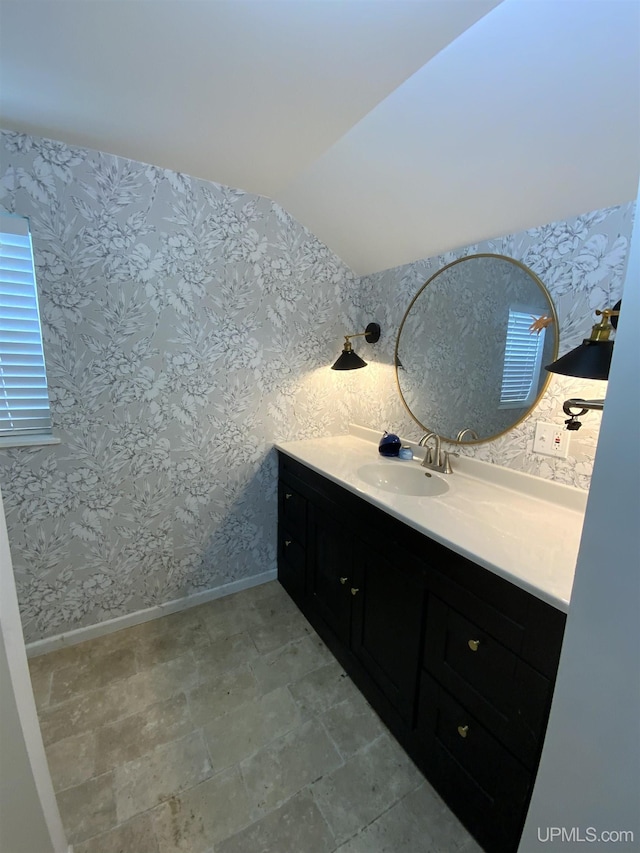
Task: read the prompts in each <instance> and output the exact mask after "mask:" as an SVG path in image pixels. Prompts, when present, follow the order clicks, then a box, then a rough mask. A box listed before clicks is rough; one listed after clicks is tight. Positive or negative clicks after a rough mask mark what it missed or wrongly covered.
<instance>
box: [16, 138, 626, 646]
mask: <svg viewBox="0 0 640 853" xmlns="http://www.w3.org/2000/svg"><path fill="white" fill-rule="evenodd" d="M0 206H2V208H3V209H5V210H7V211H9V212H15V213H18V214H21V215H26V216H28V217H29V219H30V223H31V230H32V234H33V242H34V252H35V260H36V272H37V279H38V288H39V292H40V309H41V316H42V321H43V336H44V342H45V354H46V359H47V369H48V377H49V385H50V395H51V403H52V416H53V422H54V431H55V433H56V435H58V436H59V437H60V438H61V443H60V444H59V445H53V446H45V447H35V448H24V447H22V448H15V449H11V450H7V449H3V450H1V451H0V484H1V485H2V491H3V497H4V504H5V512H6V515H7V524H8V528H9V538H10V543H11V550H12V556H13V562H14V570H15V574H16V581H17V586H18V595H19V600H20V605H21V611H22V618H23V624H24V630H25V637H26V639H27V641H32V640H36V639H40V638H44V637H48V636H52V635H56V634H59V633H61V632H63V631H67V630H71V629H74V628H78V627H81V626H86V625H92V624H95V623H98V622H101V621H104V620H106V619H109V618H112V617H115V616H120V615H124V614H127V613H131V612H134V611H136V610H140V609H142V608H145V607H150V606H152V605H154V604H160V603H163V602H167V601H170V600H172V599H176V598H180V597H182V596H186V595H189V594H191V593H195V592H198V591H204V590H208V589H213V588H216V587H218V586H221V585H223V584H225V583H227V582H229V581H233V580H240V579H243V578H249V577H253V576H255V575H258V574H261V573H263V572H265V571H269V570H272V569H275V564H276V538H275V536H276V474H277V472H276V459H275V453H274V451H273V449H272V445H273V442H274V441H275V440H291V439H296V438H309V437H314V436H321V435H331V434H337V433H342V432H345V431H346V429H347V426H348V424H349V423H350V422H355V423H360V424H363V425H365V426H370V427H373V428H379V429H380V430H381V431H382V430H383V429H392V430H393V431H395V432H400V433H401V434H403V435H405V436H407V437H418V435H419V432H420V430H419V427H418V426H417V424H415V423H414V421H413V420H412V419H411V418H410V417H409V416H408V415H407V414H406V412H405V410H404V408H403V406H402V404H401V402H400V398H399V396H398V393H397V390H396V385H395V372H394V369H393V351H394V345H395V335H396V332H397V329H398V327H399V325H400V321H401V319H402V317H403V315H404V312H405V310H406V307H407V306H408V304H409V302H410V301H411V298H412V297H413V295H414V293H415V292H416V291H417V290H418V289H419V287H420V286H421V285H422V284H423V283H424V281H425V280H426V279H427V278H429V277H430V276H431V275H432V274H433V272H435V271H436V270H437V269H438V268H440V267H441V266H443V265H444V264H446V263H448V262H449V261H451V260H454V259H455V258H456V257H460V256H462V255H466V254H473V253H475V252H478V251H489V252H496V253H500V254H506V255H510V256H511V257H514V258H517V259H519V260H522V261H523V262H524V263H526V264H527V265H528V266H530V267H531V268H532V269H533V270H534V271H535V272H536V273H537V274H538V275H539V276H540V278H541V279H542V280H543V281H544V282H545V284H546V285H547V287H549V289H550V291H551V293H552V295H553V298H554V301H555V303H556V308H557V310H558V314H559V317H560V327H561V328H560V331H561V352H564V351H566V350H568V349H570V348H571V347H573V346H574V345H575V344H576V343H578V342H579V341H580V339H581V338H582V337H583V336H584V335H586V334H588V332H589V329H590V326H591V318H592V314H593V310H594V309H595V308H596V307H601V306H602V305H605V304H611V303H612V302H613V301H615V299H616V298H618V296H619V294H620V291H621V287H622V281H623V277H624V269H625V264H626V255H627V245H628V240H629V236H630V232H631V221H632V215H633V207H632V205H627V206H623V207H619V208H613V209H610V210H604V211H595V212H593V213H590V214H586V215H585V216H582V217H578V218H576V219H573V220H570V221H569V222H565V223H555V224H553V225H549V226H546V227H544V228H539V229H533V230H531V231H528V232H524V233H521V234H516V235H511V236H509V237H504V238H501V239H500V240H495V241H489V242H485V243H482V244H479V245H478V246H470V247H466V248H465V249H462V250H460V251H458V252H452V253H449V254H447V255H446V256H440V257H436V258H430V259H426V260H422V261H418V262H416V263H414V264H409V265H407V266H404V267H400V268H397V269H392V270H388V271H386V272H382V273H378V274H376V275H372V276H367V277H365V278H362V279H358V278H357V277H356V276H355V275H354V274H353V272H352V271H351V270H349V268H348V267H347V266H346V265H345V264H344V263H343V262H342V261H340V259H339V258H337V257H336V256H335V255H334V254H332V253H331V252H330V251H329V249H328V248H327V247H326V246H324V245H323V244H322V243H320V242H319V241H318V240H317V238H315V237H314V236H313V235H312V234H311V233H310V232H309V231H308V230H306V229H305V228H303V227H302V226H301V225H300V224H298V223H297V222H295V220H293V219H292V218H291V217H290V216H289V215H288V214H287V213H286V211H284V210H283V209H282V208H281V207H279V206H278V205H277V204H275V203H274V202H272V201H270V200H269V199H266V198H263V197H258V196H255V195H252V194H250V193H245V192H241V191H239V190H235V189H231V188H229V187H224V186H220V185H218V184H213V183H210V182H207V181H202V180H198V179H196V178H192V177H189V176H187V175H183V174H178V173H175V172H171V171H168V170H163V169H159V168H156V167H154V166H150V165H146V164H143V163H138V162H134V161H131V160H127V159H124V158H120V157H114V156H111V155H108V154H104V153H101V152H97V151H89V150H85V149H81V148H76V147H72V146H68V145H65V144H63V143H60V142H55V141H52V140H47V139H39V138H36V137H32V136H26V135H22V134H17V133H12V132H7V133H3V134H2V139H1V141H0ZM372 320H375V321H377V322H379V323H380V324H381V326H382V337H381V340H380V342H379V343H378V344H375V345H369V344H367V343H365V342H364V340H363V339H362V338H359V339H357V346H355V349H356V350H357V352H358V353H359V354H360V355H361V356H362V357H363V358H365V360H366V361H368V362H369V368H367V370H360V371H351V372H347V373H342V372H336V371H332V370H330V367H329V366H330V365H331V363H332V362H333V361H334V360H335V358H336V357H337V355H338V354H339V352H340V349H341V344H342V341H343V336H344V334H347V333H349V332H356V331H362V330H363V329H364V327H365V326H366V325H367V323H368V322H370V321H372ZM591 384H592V385H593V383H591ZM584 385H585V384H584V383H583V385H582V386H579V385H577V384H576V383H575V380H567V379H561V378H556V379H554V380H553V383H552V385H551V386H550V390H549V392H548V393H547V395H545V397H544V399H543V401H542V403H541V405H540V406H539V407H538V410H537V412H535V413H534V415H533V416H532V417H530V418H529V419H528V420H527V421H525V422H524V423H523V424H521V425H520V426H519V427H518V428H516V429H515V430H513V431H511V432H510V433H508V434H507V435H506V436H505V437H503V438H501V439H499V440H497V441H494V442H490V443H489V444H485V445H479V446H478V447H465V448H464V452H465V453H472V454H474V455H477V456H479V457H480V458H482V459H488V460H490V461H494V462H497V463H499V464H503V465H509V466H511V467H514V468H518V469H520V470H525V471H529V472H531V473H535V474H538V475H539V476H543V477H549V478H554V479H557V480H560V481H561V482H568V483H572V484H574V485H578V486H580V487H582V488H587V487H588V482H589V476H590V472H591V464H592V460H593V452H594V448H595V442H596V440H597V428H598V423H599V416H598V414H597V413H591V414H590V415H589V416H588V417H586V418H585V425H584V426H583V429H582V430H581V432H580V433H579V434H578V435H577V436H576V435H574V436H573V437H572V449H571V454H572V455H571V457H570V458H569V459H568V460H566V461H561V460H548V458H547V457H542V456H534V455H533V454H532V452H531V444H532V437H533V426H534V423H535V420H537V419H540V418H542V419H544V420H552V421H557V422H561V421H562V420H563V419H564V416H563V415H562V411H561V404H562V400H563V399H565V398H566V397H567V396H572V395H576V394H577V395H581V396H585V397H588V396H601V394H602V391H601V390H600V389H598V390H595V391H594V390H593V389H589V388H585V387H584ZM576 439H578V440H576Z"/></svg>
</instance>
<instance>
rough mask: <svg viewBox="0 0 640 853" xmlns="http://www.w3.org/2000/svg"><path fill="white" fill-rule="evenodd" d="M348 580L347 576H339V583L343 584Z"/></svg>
mask: <svg viewBox="0 0 640 853" xmlns="http://www.w3.org/2000/svg"><path fill="white" fill-rule="evenodd" d="M348 580H349V578H340V583H341V584H342V586H344V585H345V584H346V582H347V581H348Z"/></svg>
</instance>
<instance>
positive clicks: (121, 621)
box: [27, 569, 276, 658]
mask: <svg viewBox="0 0 640 853" xmlns="http://www.w3.org/2000/svg"><path fill="white" fill-rule="evenodd" d="M275 579H276V570H275V569H273V570H272V571H269V572H263V573H262V574H260V575H254V576H253V577H251V578H243V579H242V580H239V581H232V582H231V583H226V584H223V586H218V587H215V589H207V590H205V591H204V592H196V593H194V594H193V595H187V596H185V597H184V598H176V599H174V600H173V601H167V602H166V603H165V604H156V605H154V606H153V607H147V608H145V609H144V610H136V612H135V613H127V614H126V615H125V616H116V617H115V618H114V619H107V620H106V622H98V624H97V625H87V627H86V628H76V629H75V630H74V631H67V632H66V633H64V634H57V635H56V636H54V637H46V638H45V639H44V640H35V641H34V642H33V643H28V645H27V657H29V658H33V657H37V656H38V655H44V654H46V653H47V652H53V651H55V650H56V649H62V648H64V647H65V646H75V645H76V644H77V643H83V642H84V641H85V640H93V639H94V638H95V637H103V636H104V635H105V634H112V633H114V632H115V631H120V630H122V628H130V627H131V626H132V625H139V624H140V623H141V622H150V621H151V620H152V619H159V618H160V617H161V616H167V615H168V614H169V613H177V612H178V611H179V610H188V609H189V608H190V607H196V605H198V604H206V602H207V601H213V600H214V599H216V598H223V597H224V596H225V595H231V594H232V593H234V592H240V591H241V590H243V589H250V588H251V587H252V586H260V584H263V583H268V582H269V581H273V580H275Z"/></svg>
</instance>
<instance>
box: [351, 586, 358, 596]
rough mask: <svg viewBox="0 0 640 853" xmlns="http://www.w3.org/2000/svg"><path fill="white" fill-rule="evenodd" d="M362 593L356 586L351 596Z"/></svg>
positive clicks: (352, 589) (353, 587)
mask: <svg viewBox="0 0 640 853" xmlns="http://www.w3.org/2000/svg"><path fill="white" fill-rule="evenodd" d="M359 592H360V589H359V588H358V587H356V586H352V587H351V595H357V594H358V593H359Z"/></svg>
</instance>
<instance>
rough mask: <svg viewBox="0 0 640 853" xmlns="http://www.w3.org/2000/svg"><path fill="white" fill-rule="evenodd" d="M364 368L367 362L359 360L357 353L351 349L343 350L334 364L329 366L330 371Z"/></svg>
mask: <svg viewBox="0 0 640 853" xmlns="http://www.w3.org/2000/svg"><path fill="white" fill-rule="evenodd" d="M366 366H367V362H366V361H364V360H363V359H361V358H360V356H359V355H358V353H356V352H354V351H353V350H352V349H349V350H347V349H343V350H342V352H341V353H340V355H339V356H338V358H337V360H336V363H335V364H332V365H331V370H357V369H358V368H359V367H366Z"/></svg>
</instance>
